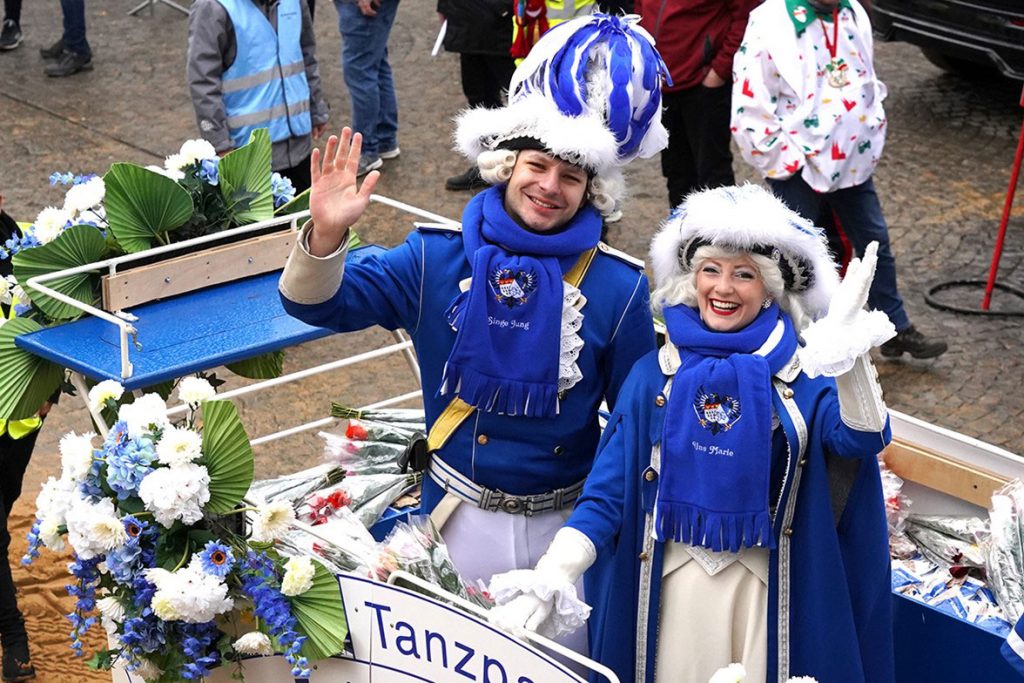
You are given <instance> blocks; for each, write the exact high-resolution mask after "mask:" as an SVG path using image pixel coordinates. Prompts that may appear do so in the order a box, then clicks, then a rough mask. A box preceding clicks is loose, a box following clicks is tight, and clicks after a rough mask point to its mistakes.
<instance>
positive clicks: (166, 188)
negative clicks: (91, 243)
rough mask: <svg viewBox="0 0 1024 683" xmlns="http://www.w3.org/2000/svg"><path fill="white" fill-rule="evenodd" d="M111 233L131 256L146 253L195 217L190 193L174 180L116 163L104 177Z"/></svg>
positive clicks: (134, 166)
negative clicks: (166, 235) (157, 241)
mask: <svg viewBox="0 0 1024 683" xmlns="http://www.w3.org/2000/svg"><path fill="white" fill-rule="evenodd" d="M103 182H104V183H105V184H106V186H107V194H106V200H105V201H104V205H105V206H106V209H107V221H109V223H110V232H111V233H113V235H114V237H115V238H117V241H118V244H120V245H121V247H122V248H124V250H125V251H127V252H128V253H134V252H137V251H145V250H146V249H149V248H150V247H152V246H153V240H154V239H160V240H161V241H162V240H163V238H160V237H158V236H160V235H163V234H164V233H167V232H170V231H171V230H174V229H175V228H179V227H181V226H182V224H184V223H185V221H187V220H188V219H189V217H191V216H192V212H193V211H194V207H193V206H192V197H190V196H189V194H188V191H187V190H186V189H185V188H183V187H181V186H180V185H178V183H176V182H174V181H173V180H171V179H170V178H168V177H166V176H163V175H160V174H159V173H154V172H153V171H149V170H147V169H145V168H142V167H141V166H136V165H135V164H126V163H122V162H119V163H116V164H112V165H111V166H110V170H109V171H107V174H106V175H105V176H103Z"/></svg>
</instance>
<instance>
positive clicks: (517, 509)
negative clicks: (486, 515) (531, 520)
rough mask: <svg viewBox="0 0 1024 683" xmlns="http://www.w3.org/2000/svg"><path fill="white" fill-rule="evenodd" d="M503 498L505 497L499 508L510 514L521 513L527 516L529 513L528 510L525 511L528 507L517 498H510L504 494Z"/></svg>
mask: <svg viewBox="0 0 1024 683" xmlns="http://www.w3.org/2000/svg"><path fill="white" fill-rule="evenodd" d="M502 496H503V497H502V499H501V502H500V503H499V506H500V507H501V509H502V510H504V511H505V512H507V513H508V514H510V515H518V514H519V513H523V514H526V513H527V512H529V511H528V510H526V509H525V508H526V506H525V505H523V501H522V500H520V499H519V498H518V497H517V496H508V495H506V494H502Z"/></svg>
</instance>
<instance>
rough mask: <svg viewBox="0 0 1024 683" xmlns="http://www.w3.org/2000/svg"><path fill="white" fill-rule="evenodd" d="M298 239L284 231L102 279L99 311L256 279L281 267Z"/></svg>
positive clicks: (294, 233) (288, 231)
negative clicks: (236, 281) (250, 277)
mask: <svg viewBox="0 0 1024 683" xmlns="http://www.w3.org/2000/svg"><path fill="white" fill-rule="evenodd" d="M297 234H298V233H296V232H294V231H292V230H287V231H285V232H280V233H274V234H272V235H261V236H259V237H253V238H251V239H247V240H243V241H241V242H235V243H234V244H226V245H224V246H220V247H215V248H213V249H208V250H205V251H200V252H197V253H194V254H187V255H185V256H177V257H175V258H171V259H167V260H166V261H161V262H159V263H153V264H150V265H147V266H140V267H138V268H132V269H131V270H126V271H124V272H123V273H117V274H116V275H113V276H111V275H105V276H103V278H102V283H103V308H104V309H105V310H107V311H119V310H123V309H126V308H131V307H133V306H138V305H139V304H143V303H146V302H148V301H154V300H156V299H163V298H165V297H169V296H175V295H178V294H184V293H185V292H191V291H195V290H197V289H202V288H204V287H211V286H213V285H219V284H223V283H225V282H231V281H233V280H239V279H241V278H244V277H249V276H252V275H260V274H262V273H267V272H270V271H272V270H278V269H280V268H283V267H284V264H285V261H287V260H288V254H290V253H291V250H292V245H293V244H294V243H295V236H296V235H297Z"/></svg>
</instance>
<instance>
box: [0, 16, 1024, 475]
mask: <svg viewBox="0 0 1024 683" xmlns="http://www.w3.org/2000/svg"><path fill="white" fill-rule="evenodd" d="M131 4H132V3H128V2H125V3H114V2H111V1H110V0H104V1H99V0H97V1H95V2H90V3H88V5H87V13H88V26H89V40H90V43H91V45H92V47H93V51H94V54H95V57H94V64H95V70H94V71H91V72H88V73H83V74H80V75H77V76H75V77H72V78H66V79H47V78H46V77H45V76H44V75H43V73H42V69H43V62H42V60H41V59H40V57H39V54H38V48H40V47H44V46H47V45H49V44H50V43H51V42H53V40H54V39H55V38H56V37H57V36H58V35H59V26H60V21H61V19H60V13H59V9H58V6H57V5H56V4H55V3H26V7H25V10H24V18H23V30H24V32H25V34H26V41H25V44H24V45H23V46H22V47H21V48H20V49H18V50H15V51H13V52H9V53H3V54H0V159H3V161H2V164H0V191H2V192H3V194H4V195H5V197H6V200H7V207H8V209H9V210H10V211H11V213H13V214H14V215H15V216H16V217H20V218H21V219H23V220H31V218H32V217H34V216H35V214H36V213H37V212H38V211H39V210H40V209H41V208H43V207H44V206H47V205H49V204H53V203H57V202H59V201H60V200H61V194H60V192H59V191H58V190H57V189H53V188H50V187H48V186H47V182H46V178H47V176H48V175H49V173H50V172H51V171H54V170H58V169H59V170H65V169H69V170H73V171H76V172H103V171H105V170H106V169H107V167H108V166H109V164H110V163H111V162H114V161H133V162H137V163H144V164H149V163H159V161H160V159H161V158H162V157H163V156H165V155H167V154H170V153H172V152H174V151H176V150H177V147H178V145H179V144H180V143H181V141H183V140H185V139H187V138H189V137H195V136H196V128H195V121H194V118H193V114H192V109H191V104H190V101H189V99H188V93H187V89H186V86H185V82H184V59H185V42H186V26H187V24H186V19H185V17H184V16H183V15H180V14H178V13H176V12H174V11H173V10H171V9H169V8H167V7H157V8H156V10H155V12H154V13H153V14H152V15H149V14H148V13H147V12H143V13H142V14H141V15H140V16H138V17H129V16H127V15H126V14H125V12H126V10H127V9H128V8H129V6H130V5H131ZM432 6H433V4H432V3H430V2H412V1H407V2H403V3H402V5H401V7H400V10H399V13H398V18H397V21H396V24H395V27H394V30H393V32H392V35H391V41H390V50H391V60H392V66H393V68H394V71H395V79H396V84H397V88H398V95H399V101H400V107H401V134H400V144H401V149H402V155H401V157H400V158H399V159H397V160H395V161H392V162H386V164H387V165H386V166H385V167H384V175H383V178H382V180H381V183H380V185H379V186H378V192H380V193H381V194H384V195H388V196H392V197H395V198H398V199H401V200H403V201H407V202H410V203H412V204H416V205H420V206H423V207H425V208H429V209H431V210H433V211H435V212H437V213H441V214H444V215H447V216H452V217H457V216H458V215H459V213H460V210H461V207H462V206H463V204H464V203H465V201H466V199H467V197H466V195H464V194H453V193H447V192H445V191H444V190H443V189H442V188H443V179H444V178H445V177H446V176H448V175H453V174H455V173H458V172H461V171H462V170H464V168H465V166H466V164H465V163H464V162H463V161H462V160H461V159H460V158H458V157H457V156H456V155H455V153H453V152H450V151H449V150H448V147H449V145H448V140H449V137H450V134H451V125H450V118H451V117H452V116H453V115H454V114H455V113H456V112H457V111H458V110H459V109H460V108H461V107H462V106H464V99H463V96H462V93H461V89H460V86H459V81H458V60H457V59H456V58H455V56H453V55H449V54H443V55H441V56H439V57H437V58H435V59H431V58H430V56H429V52H430V48H431V45H432V44H433V40H434V37H435V34H436V29H437V20H436V16H435V15H434V14H433V12H432V11H431V8H432ZM316 29H317V38H318V45H319V54H320V58H321V73H322V75H323V81H324V87H325V92H326V95H327V97H328V99H329V101H330V102H331V104H332V106H333V119H332V129H334V128H340V126H341V125H343V124H344V123H345V122H346V121H347V120H348V112H349V104H348V99H347V93H346V91H345V88H344V85H343V81H342V75H341V70H340V67H339V64H338V54H339V47H340V40H339V37H338V31H337V15H336V13H335V11H334V9H333V8H332V7H331V6H330V5H329V3H327V2H325V1H324V0H320V2H319V3H318V13H317V18H316ZM877 62H878V65H879V70H880V71H881V73H882V75H883V77H884V78H885V80H886V81H887V83H888V86H889V99H888V100H887V108H888V111H889V115H890V131H889V138H888V142H887V146H886V151H885V155H884V158H883V161H882V164H881V166H880V167H879V169H878V172H877V174H876V184H877V186H878V190H879V193H880V196H881V197H882V201H883V205H884V208H885V211H886V216H887V218H888V221H889V224H890V229H891V233H892V238H893V245H894V249H895V252H896V255H897V262H898V268H899V277H900V285H901V289H902V293H903V296H904V298H905V299H906V302H907V307H908V309H909V311H910V314H911V317H912V318H913V320H914V321H915V322H916V323H917V324H918V326H919V327H920V328H922V329H924V330H925V331H927V332H929V333H934V334H938V335H941V336H943V337H945V338H946V339H948V341H949V344H950V351H949V352H948V353H947V354H946V355H945V356H943V357H942V358H939V359H938V360H936V361H930V362H915V361H900V362H887V361H880V362H879V370H880V373H881V377H882V382H883V384H884V387H885V391H886V398H887V400H888V403H889V405H890V406H891V407H893V408H895V409H897V410H900V411H903V412H907V413H910V414H912V415H915V416H918V417H920V418H923V419H925V420H928V421H931V422H934V423H935V424H938V425H942V426H945V427H949V428H952V429H955V430H959V431H962V432H964V433H966V434H970V435H972V436H976V437H979V438H981V439H984V440H986V441H990V442H992V443H995V444H998V445H1000V446H1003V447H1005V448H1008V449H1010V450H1012V451H1015V452H1024V397H1022V393H1021V385H1022V382H1024V353H1022V352H1024V334H1022V327H1021V318H1006V317H1002V318H995V317H990V318H983V317H978V316H966V315H961V314H953V313H948V312H942V311H939V310H936V309H934V308H931V307H929V306H928V305H926V303H925V301H924V293H925V291H926V290H927V289H928V288H929V287H931V286H933V285H935V284H936V283H939V282H943V281H947V280H952V279H976V278H982V279H983V278H984V277H985V275H986V273H987V268H988V263H989V259H990V256H991V252H992V246H993V242H994V236H995V233H996V229H997V226H998V223H999V217H1000V212H1001V210H1002V204H1003V200H1004V197H1005V192H1006V186H1007V181H1008V177H1009V170H1010V165H1011V162H1012V160H1013V152H1014V146H1015V143H1016V139H1017V133H1018V131H1019V128H1020V123H1021V119H1022V116H1024V110H1022V109H1021V108H1020V107H1019V106H1018V104H1017V103H1018V100H1019V94H1020V86H1019V84H1012V83H1004V82H983V81H974V80H967V79H964V78H960V77H956V76H951V75H946V74H943V73H941V72H940V71H939V70H938V69H936V68H935V67H933V66H932V65H930V64H929V63H928V62H926V61H925V60H924V58H923V57H922V56H921V55H920V53H919V52H918V51H917V49H916V48H913V47H911V46H908V45H902V44H880V45H878V46H877ZM736 165H737V174H738V177H739V178H741V179H752V176H751V173H750V171H749V170H748V169H746V168H745V167H744V165H743V163H742V161H741V160H739V159H737V162H736ZM628 179H629V183H630V189H631V199H630V201H629V204H628V206H627V208H626V212H625V213H626V215H625V218H624V219H623V220H622V221H621V222H620V223H617V224H615V225H614V226H613V227H612V228H611V233H610V240H611V241H612V242H613V243H614V244H615V245H616V246H617V247H619V248H621V249H625V250H626V251H629V252H631V253H634V254H637V255H643V254H644V253H645V252H646V248H647V242H648V240H649V238H650V236H651V234H652V233H653V232H654V230H655V227H656V225H657V224H658V222H659V221H660V220H661V219H662V218H663V217H664V216H665V214H666V212H667V208H668V207H667V200H666V193H665V190H664V185H663V181H662V179H661V177H660V174H659V168H658V163H657V160H656V159H655V160H649V161H644V162H639V163H637V164H635V165H634V167H633V168H631V169H630V171H629V173H628ZM1022 219H1024V198H1022V199H1018V201H1017V202H1016V204H1015V207H1014V212H1013V220H1012V221H1011V226H1010V231H1009V234H1008V238H1007V251H1006V253H1005V254H1004V256H1003V262H1002V269H1001V271H1000V281H1001V282H1003V283H1006V284H1009V285H1013V286H1016V287H1024V267H1022V261H1024V230H1022ZM408 228H409V218H408V217H407V216H402V215H399V214H398V213H397V212H395V211H393V210H391V209H388V208H386V207H380V206H376V207H374V208H373V209H372V210H371V214H370V216H369V217H368V219H367V220H366V221H365V224H364V225H363V226H362V228H361V233H362V234H363V235H364V236H365V237H366V238H367V239H369V240H373V241H377V242H380V243H382V244H388V245H391V244H396V243H398V242H399V241H401V239H402V238H403V236H404V233H405V232H406V231H407V230H408ZM943 296H945V297H946V300H949V301H951V302H955V303H958V304H960V305H964V306H970V307H976V306H977V305H978V304H979V303H980V300H981V291H980V290H978V289H975V290H970V291H963V290H961V291H957V292H952V293H946V294H944V295H943ZM996 305H997V306H998V307H1003V308H1012V307H1016V308H1017V309H1018V310H1022V309H1024V301H1014V300H1013V299H1012V298H1011V297H1009V296H1006V295H1003V294H999V295H997V298H996ZM389 339H390V337H389V336H388V335H387V334H386V333H384V332H382V331H380V330H371V331H367V332H364V333H360V334H358V335H346V336H337V337H334V338H330V339H325V340H321V341H319V342H316V343H313V344H308V345H305V346H304V347H301V348H299V349H296V350H294V351H293V352H292V353H291V354H290V355H289V358H288V362H287V366H288V368H289V369H296V368H301V367H308V366H311V365H314V364H317V363H320V362H324V361H326V360H330V359H333V358H336V357H338V356H339V355H342V354H348V353H352V352H353V351H356V350H365V349H367V348H371V347H373V346H378V345H381V344H384V343H387V342H388V341H389ZM236 383H237V380H233V381H232V384H236ZM412 387H413V383H412V381H411V379H410V373H409V372H408V370H407V368H406V367H405V365H404V363H403V362H402V361H401V360H394V361H390V362H381V363H377V364H375V365H372V366H367V367H366V368H365V369H360V370H358V371H356V372H355V373H352V372H349V373H347V374H346V373H337V374H333V375H331V376H328V377H322V378H317V379H311V380H307V381H304V382H301V383H298V384H295V385H291V388H290V389H287V390H286V389H279V390H277V391H273V392H268V393H266V394H260V395H255V396H249V397H246V398H244V399H243V400H241V401H240V405H241V408H242V410H243V412H244V417H245V420H246V423H247V425H248V427H249V429H250V431H251V433H252V434H253V435H256V434H264V433H267V432H270V431H274V430H275V429H280V428H283V427H286V426H290V425H292V424H296V423H298V422H300V421H305V420H312V419H316V418H318V417H321V416H322V415H324V414H326V411H327V409H328V401H329V400H330V399H342V400H345V401H347V402H349V403H353V404H360V403H363V402H367V401H371V400H375V399H377V398H380V397H383V396H386V395H393V394H397V393H401V392H403V391H407V390H409V389H411V388H412ZM49 422H50V424H49V426H48V427H47V429H46V430H44V434H43V436H42V438H41V439H40V446H39V449H38V454H39V456H42V457H37V458H36V461H35V464H34V466H33V468H32V470H31V472H30V475H29V481H28V482H27V483H26V490H27V491H31V490H33V488H34V485H35V484H34V481H33V480H35V481H38V480H39V479H40V478H41V477H45V475H46V474H47V473H48V471H49V470H52V469H53V468H54V467H55V457H54V455H53V454H55V452H56V449H55V446H56V442H57V440H58V439H59V437H60V435H61V434H62V433H63V432H64V431H66V430H67V429H71V428H77V429H80V430H81V429H85V428H86V425H87V417H86V414H85V411H84V410H83V409H81V408H79V407H78V406H77V402H76V401H72V400H65V401H63V402H62V403H61V405H60V407H59V408H58V409H57V410H56V411H55V413H54V414H53V417H52V418H51V419H50V421H49ZM319 449H320V445H319V443H318V440H317V439H316V437H315V436H312V435H307V436H305V437H302V438H296V439H291V440H287V441H282V442H277V443H276V444H273V445H267V446H262V447H260V449H259V451H258V453H259V455H260V458H259V467H260V469H261V471H262V472H264V473H266V472H272V471H280V470H287V469H295V468H296V467H297V466H299V465H301V464H303V463H312V462H313V461H315V460H316V459H317V457H318V455H317V453H318V452H319Z"/></svg>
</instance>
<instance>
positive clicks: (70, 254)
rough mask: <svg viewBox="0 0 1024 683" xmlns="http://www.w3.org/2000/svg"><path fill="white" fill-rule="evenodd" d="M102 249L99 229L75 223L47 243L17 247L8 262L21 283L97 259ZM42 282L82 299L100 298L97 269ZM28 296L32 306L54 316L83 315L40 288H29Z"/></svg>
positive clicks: (104, 241)
mask: <svg viewBox="0 0 1024 683" xmlns="http://www.w3.org/2000/svg"><path fill="white" fill-rule="evenodd" d="M105 251H106V240H105V238H104V237H103V233H102V232H100V231H99V230H98V229H97V228H95V227H93V226H91V225H75V226H73V227H70V228H68V229H67V230H65V231H64V232H62V233H61V234H60V235H58V236H57V239H55V240H53V241H52V242H49V243H48V244H42V245H40V246H38V247H33V248H31V249H23V250H21V251H19V252H18V253H17V254H15V255H14V257H13V258H12V259H11V264H12V265H13V266H14V277H16V278H17V279H18V282H20V283H22V284H23V285H24V283H26V282H27V281H28V279H29V278H32V277H36V276H39V275H47V274H49V273H53V272H56V271H58V270H66V269H68V268H75V267H77V266H83V265H85V264H87V263H93V262H94V261H99V260H100V259H102V258H103V255H104V252H105ZM44 284H45V285H46V286H47V287H49V288H50V289H53V290H55V291H58V292H60V293H61V294H65V295H67V296H69V297H71V298H73V299H76V300H78V301H81V302H82V303H86V304H90V305H93V304H95V303H96V302H97V300H98V299H99V291H98V290H99V275H98V271H92V272H89V273H79V274H77V275H65V276H64V277H61V278H58V279H56V280H53V281H51V282H46V283H44ZM29 296H31V297H32V303H33V305H34V306H36V307H37V308H38V309H39V310H40V311H42V312H43V313H45V314H46V315H47V316H49V317H51V318H53V319H54V320H71V319H74V318H77V317H79V316H80V315H82V311H81V309H78V308H75V307H74V306H72V305H71V304H66V303H64V302H62V301H57V300H56V299H53V298H51V297H49V296H47V295H45V294H42V293H41V292H36V291H31V290H30V291H29Z"/></svg>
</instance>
